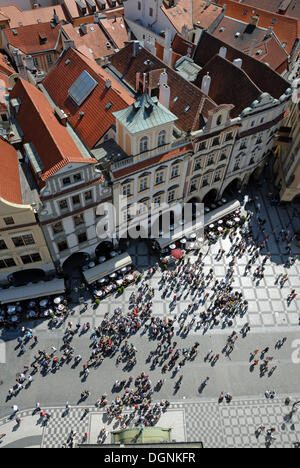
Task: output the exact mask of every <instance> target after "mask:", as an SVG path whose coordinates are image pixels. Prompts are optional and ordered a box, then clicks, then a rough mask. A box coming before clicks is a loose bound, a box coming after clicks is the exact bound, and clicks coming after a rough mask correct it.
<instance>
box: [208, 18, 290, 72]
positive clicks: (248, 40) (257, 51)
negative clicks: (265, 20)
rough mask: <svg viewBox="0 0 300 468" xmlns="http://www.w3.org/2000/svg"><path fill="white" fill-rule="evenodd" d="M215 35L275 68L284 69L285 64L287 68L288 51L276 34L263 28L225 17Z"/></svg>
mask: <svg viewBox="0 0 300 468" xmlns="http://www.w3.org/2000/svg"><path fill="white" fill-rule="evenodd" d="M237 33H239V36H238V37H237ZM213 36H214V37H217V38H218V39H221V41H224V42H226V43H227V44H230V45H231V46H232V47H234V48H236V49H238V50H241V51H242V52H244V53H245V54H247V55H252V57H255V58H256V59H257V60H259V61H260V62H265V63H268V64H269V65H270V67H271V68H273V70H276V71H277V70H282V66H283V65H285V68H287V61H288V53H287V52H286V51H285V49H284V48H283V47H282V45H281V44H280V43H279V42H278V40H277V39H276V38H275V36H274V34H271V35H270V34H267V31H266V30H265V29H263V28H260V27H254V26H252V25H249V24H248V23H244V22H242V21H239V20H235V19H233V18H227V17H225V18H223V20H222V21H221V23H220V24H219V26H218V27H217V29H216V30H215V31H214V33H213ZM280 73H281V72H280Z"/></svg>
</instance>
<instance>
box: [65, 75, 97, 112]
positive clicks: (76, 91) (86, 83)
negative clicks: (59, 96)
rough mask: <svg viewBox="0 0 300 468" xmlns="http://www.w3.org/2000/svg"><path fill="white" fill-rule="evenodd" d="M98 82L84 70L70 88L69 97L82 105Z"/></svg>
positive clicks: (78, 104)
mask: <svg viewBox="0 0 300 468" xmlns="http://www.w3.org/2000/svg"><path fill="white" fill-rule="evenodd" d="M97 84H98V83H97V81H96V80H94V78H93V77H92V76H91V75H90V74H89V73H88V72H87V71H85V70H84V71H83V72H82V73H81V75H80V76H79V78H77V80H76V81H75V83H73V84H72V86H71V88H70V89H69V97H70V98H71V99H72V100H73V101H74V102H75V104H77V106H80V105H81V104H82V103H83V101H85V99H86V98H87V97H88V96H89V95H90V94H91V92H92V91H93V89H94V88H95V87H96V86H97Z"/></svg>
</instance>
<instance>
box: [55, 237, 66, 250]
mask: <svg viewBox="0 0 300 468" xmlns="http://www.w3.org/2000/svg"><path fill="white" fill-rule="evenodd" d="M56 245H57V248H58V250H59V252H63V251H64V250H67V249H68V243H67V241H66V240H63V241H60V242H57V244H56Z"/></svg>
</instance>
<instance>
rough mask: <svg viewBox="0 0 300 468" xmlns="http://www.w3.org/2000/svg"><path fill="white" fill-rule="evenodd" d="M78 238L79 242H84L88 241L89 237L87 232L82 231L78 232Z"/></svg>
mask: <svg viewBox="0 0 300 468" xmlns="http://www.w3.org/2000/svg"><path fill="white" fill-rule="evenodd" d="M77 239H78V244H83V242H87V240H88V239H87V234H86V232H81V233H80V234H78V236H77Z"/></svg>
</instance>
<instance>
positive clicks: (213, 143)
mask: <svg viewBox="0 0 300 468" xmlns="http://www.w3.org/2000/svg"><path fill="white" fill-rule="evenodd" d="M219 144H220V139H219V137H217V138H214V139H213V142H212V146H219Z"/></svg>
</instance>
